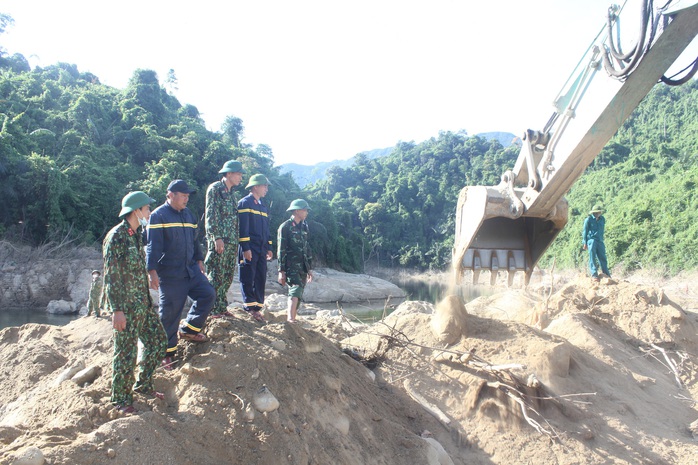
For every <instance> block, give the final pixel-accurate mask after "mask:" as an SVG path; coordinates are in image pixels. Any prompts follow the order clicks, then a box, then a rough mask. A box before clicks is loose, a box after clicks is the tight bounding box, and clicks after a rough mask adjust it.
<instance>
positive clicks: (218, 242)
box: [204, 160, 245, 318]
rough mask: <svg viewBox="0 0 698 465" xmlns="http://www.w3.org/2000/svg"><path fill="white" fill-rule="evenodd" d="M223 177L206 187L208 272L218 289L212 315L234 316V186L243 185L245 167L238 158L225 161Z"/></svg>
mask: <svg viewBox="0 0 698 465" xmlns="http://www.w3.org/2000/svg"><path fill="white" fill-rule="evenodd" d="M218 173H219V174H222V175H223V176H222V178H221V180H220V181H216V182H214V183H212V184H211V185H210V186H208V190H207V191H206V241H207V243H208V253H207V254H206V260H205V261H204V263H205V264H206V276H207V277H208V280H209V281H210V283H211V284H212V285H213V287H214V289H215V290H216V302H215V304H214V305H213V309H212V310H211V316H210V317H211V318H220V317H222V316H232V313H230V312H229V311H228V297H227V294H228V289H230V285H231V284H232V283H233V278H234V277H235V268H236V267H237V266H236V263H235V258H236V254H237V248H238V198H237V195H236V194H235V191H234V190H233V188H234V187H236V186H238V185H240V182H241V181H242V175H243V174H244V173H245V170H244V169H243V168H242V163H240V162H239V161H237V160H230V161H227V162H225V164H224V165H223V168H221V170H220V171H219V172H218Z"/></svg>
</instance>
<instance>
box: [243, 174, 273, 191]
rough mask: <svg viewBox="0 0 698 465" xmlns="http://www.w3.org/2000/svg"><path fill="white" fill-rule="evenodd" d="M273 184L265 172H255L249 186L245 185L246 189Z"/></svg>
mask: <svg viewBox="0 0 698 465" xmlns="http://www.w3.org/2000/svg"><path fill="white" fill-rule="evenodd" d="M269 184H271V183H270V182H269V180H268V179H267V177H266V176H264V175H263V174H255V175H254V176H252V177H251V178H250V182H248V183H247V186H245V189H249V188H250V187H252V186H263V185H267V186H268V185H269Z"/></svg>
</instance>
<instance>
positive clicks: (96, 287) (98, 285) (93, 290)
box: [87, 270, 104, 318]
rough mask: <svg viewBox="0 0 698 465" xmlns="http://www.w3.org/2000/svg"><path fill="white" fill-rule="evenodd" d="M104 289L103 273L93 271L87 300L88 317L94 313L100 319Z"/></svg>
mask: <svg viewBox="0 0 698 465" xmlns="http://www.w3.org/2000/svg"><path fill="white" fill-rule="evenodd" d="M103 287H104V286H103V281H102V273H101V272H100V271H99V270H92V284H91V285H90V295H89V297H88V298H87V316H90V315H92V314H93V313H94V314H95V316H96V317H98V318H99V316H100V314H99V306H100V305H101V298H102V288H103Z"/></svg>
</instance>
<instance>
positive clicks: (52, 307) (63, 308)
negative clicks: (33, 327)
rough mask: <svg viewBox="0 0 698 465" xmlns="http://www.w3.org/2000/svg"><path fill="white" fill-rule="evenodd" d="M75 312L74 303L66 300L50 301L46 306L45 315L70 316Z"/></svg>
mask: <svg viewBox="0 0 698 465" xmlns="http://www.w3.org/2000/svg"><path fill="white" fill-rule="evenodd" d="M75 312H77V308H76V306H75V302H68V301H67V300H52V301H50V302H49V303H48V305H47V306H46V313H52V314H54V315H70V314H71V313H75Z"/></svg>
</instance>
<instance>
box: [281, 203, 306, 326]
mask: <svg viewBox="0 0 698 465" xmlns="http://www.w3.org/2000/svg"><path fill="white" fill-rule="evenodd" d="M286 211H287V212H291V218H289V219H288V220H286V221H284V222H283V223H281V226H279V231H278V234H277V241H276V242H277V247H278V249H277V254H276V255H277V258H278V260H279V284H281V285H282V286H285V285H286V284H288V310H287V313H288V314H287V317H286V319H287V321H288V322H289V323H295V322H296V314H297V313H298V308H299V307H300V303H301V300H302V299H303V290H304V289H305V285H306V284H307V283H309V282H311V281H312V280H313V273H312V272H311V271H310V270H311V263H312V256H311V254H310V247H309V245H308V224H307V223H306V222H305V219H306V218H307V217H308V211H310V206H308V202H306V201H305V200H303V199H296V200H294V201H293V202H291V205H290V206H289V207H288V209H286Z"/></svg>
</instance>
